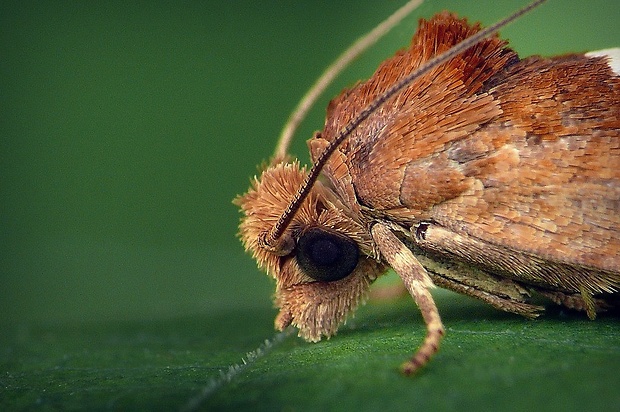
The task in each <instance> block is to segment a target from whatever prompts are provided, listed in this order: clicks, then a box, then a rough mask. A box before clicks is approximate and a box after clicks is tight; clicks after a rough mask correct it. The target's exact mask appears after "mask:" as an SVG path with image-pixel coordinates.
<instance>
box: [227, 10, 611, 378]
mask: <svg viewBox="0 0 620 412" xmlns="http://www.w3.org/2000/svg"><path fill="white" fill-rule="evenodd" d="M530 7H531V6H530ZM512 17H514V16H512ZM483 32H484V30H483V29H482V28H481V27H480V25H479V24H469V23H468V21H467V20H466V19H462V18H459V17H457V16H455V15H453V14H451V13H448V12H443V13H440V14H437V15H435V16H434V17H432V18H430V19H429V20H424V19H422V20H420V22H419V27H418V29H417V31H416V33H415V34H414V36H413V39H412V41H411V45H410V46H409V47H408V48H407V49H405V50H402V51H399V52H397V53H396V54H395V55H394V56H393V57H391V58H389V59H387V60H386V61H384V62H383V63H382V64H381V65H380V66H379V68H378V69H377V70H376V72H375V73H374V74H373V76H372V77H371V78H370V79H368V80H367V81H365V82H361V83H359V84H357V85H355V86H353V87H351V88H349V89H347V90H345V91H343V92H342V93H341V94H340V95H339V96H337V97H336V98H335V99H333V100H332V101H331V102H330V104H329V106H328V108H327V115H326V120H325V125H324V128H323V130H322V131H320V132H317V133H316V134H315V135H314V136H313V137H312V138H311V139H310V140H309V141H308V147H309V150H310V155H311V158H312V161H313V164H314V166H313V168H312V169H310V170H308V169H307V168H305V167H301V166H300V164H299V162H298V161H296V160H291V159H289V158H288V157H287V156H276V157H275V158H274V160H273V161H272V163H271V164H270V165H269V166H268V167H266V168H265V169H264V170H263V171H262V174H261V175H260V177H258V178H256V177H255V178H254V180H253V181H252V183H251V187H250V188H249V190H248V192H247V193H246V194H244V195H242V196H239V197H238V198H237V199H236V200H235V203H236V204H237V205H239V206H240V208H241V212H242V218H241V223H240V230H239V235H240V238H241V240H242V242H243V244H244V246H245V248H246V250H247V251H249V252H250V253H251V254H252V255H253V257H254V258H255V259H256V260H257V263H258V266H259V267H260V268H262V269H263V270H265V271H266V272H267V273H268V274H269V275H270V276H272V277H273V278H274V279H275V284H276V290H275V298H274V301H275V305H276V306H277V307H278V308H279V313H278V315H277V317H276V319H275V326H276V328H277V329H279V330H282V329H284V328H286V327H287V326H289V325H293V326H295V327H296V328H298V330H299V336H301V337H302V338H304V339H306V340H308V341H312V342H316V341H319V340H320V339H321V338H322V337H330V336H332V335H334V334H335V333H336V331H337V329H338V327H339V326H340V325H341V324H342V323H343V322H344V321H345V320H346V318H347V316H348V315H349V314H350V313H351V312H352V311H354V310H355V309H356V307H357V306H358V305H359V304H360V303H361V302H363V301H364V299H365V296H366V294H367V292H368V288H369V286H370V284H371V283H372V282H373V281H374V280H375V279H377V278H378V277H379V276H381V275H382V274H384V273H385V272H386V270H388V269H389V268H392V269H393V270H394V271H395V272H396V273H397V274H398V275H399V277H400V278H401V279H402V282H403V284H404V286H405V287H406V289H407V290H408V292H409V293H410V294H411V296H412V297H413V298H414V300H415V302H416V304H417V306H418V307H419V309H420V311H421V313H422V316H423V319H424V322H425V323H426V337H425V339H424V341H423V342H422V344H421V346H420V347H419V348H418V349H417V351H416V352H415V353H414V355H413V356H412V357H411V358H410V359H409V360H408V361H406V362H405V363H404V364H403V365H402V371H403V372H404V373H405V374H410V373H412V372H415V371H416V370H418V369H419V368H420V367H422V366H423V365H425V364H426V363H427V362H428V360H429V359H430V358H431V356H432V355H433V354H435V353H436V352H437V350H438V347H439V344H440V341H441V339H442V337H443V335H444V326H443V324H442V321H441V318H440V315H439V312H438V309H437V307H436V305H435V302H434V300H433V296H432V295H431V293H430V290H431V289H432V288H433V287H435V286H439V287H442V288H446V289H450V290H453V291H455V292H458V293H461V294H464V295H468V296H472V297H475V298H478V299H481V300H483V301H485V302H487V303H489V304H491V305H492V306H494V307H495V308H497V309H500V310H503V311H507V312H512V313H516V314H520V315H523V316H525V317H528V318H534V317H537V316H538V315H539V314H540V313H541V312H542V311H543V310H544V307H541V306H537V305H535V304H533V303H532V302H531V297H532V296H533V295H539V296H543V297H546V298H548V299H549V300H550V301H551V302H554V303H556V304H559V305H563V306H565V307H567V308H570V309H574V310H578V311H584V312H585V313H586V314H587V316H588V317H589V318H591V319H594V318H595V316H596V314H597V313H598V312H601V311H604V310H607V309H609V308H611V307H617V306H620V305H619V303H620V76H619V72H620V67H619V63H620V49H612V50H608V51H603V52H598V53H593V54H569V55H563V56H557V57H551V58H545V57H540V56H532V57H527V58H520V57H519V56H518V55H517V53H516V52H515V51H513V50H512V49H511V48H510V47H509V46H508V43H507V41H505V40H502V39H501V38H500V37H499V36H498V35H497V34H496V33H495V27H493V33H495V34H492V35H490V36H487V37H483V36H482V35H481V34H482V33H483ZM487 34H488V33H486V34H485V36H486V35H487ZM476 36H480V37H483V38H482V39H480V38H477V37H476ZM468 42H470V43H468ZM464 45H467V46H466V47H465V46H464ZM459 47H460V49H459ZM442 58H443V60H441V59H442ZM438 61H439V63H437V62H438ZM433 64H434V65H433Z"/></svg>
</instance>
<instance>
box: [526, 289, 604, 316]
mask: <svg viewBox="0 0 620 412" xmlns="http://www.w3.org/2000/svg"><path fill="white" fill-rule="evenodd" d="M537 292H538V293H540V294H541V295H543V296H545V297H546V298H548V299H550V300H551V301H552V302H553V303H555V304H557V305H561V306H564V307H566V308H568V309H573V310H578V311H584V312H586V313H587V314H588V317H589V318H590V319H594V318H595V317H596V313H597V312H604V311H606V310H609V309H611V308H613V307H614V305H613V304H610V303H609V302H607V301H606V300H605V299H598V298H595V297H592V296H589V299H590V301H588V300H586V299H584V296H583V294H582V293H572V294H571V293H563V292H558V291H549V290H541V289H539V290H537Z"/></svg>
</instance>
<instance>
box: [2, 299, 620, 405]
mask: <svg viewBox="0 0 620 412" xmlns="http://www.w3.org/2000/svg"><path fill="white" fill-rule="evenodd" d="M435 296H436V298H437V303H438V305H439V307H440V311H441V313H442V317H443V321H444V324H445V326H446V329H447V335H446V337H445V339H444V342H443V345H442V347H441V348H440V351H439V353H438V354H437V355H436V356H435V358H433V359H432V360H431V362H430V363H429V365H428V366H427V367H426V368H425V369H423V370H422V371H420V373H418V374H417V375H416V376H413V377H404V376H402V375H401V374H400V373H399V372H398V366H399V364H400V363H401V362H402V361H403V360H405V359H406V357H407V356H409V355H410V354H411V353H413V351H414V350H415V348H416V346H417V345H418V344H419V343H420V342H421V340H422V339H423V336H424V326H423V324H422V321H421V318H420V316H419V314H418V312H417V309H416V308H415V305H414V304H413V303H412V301H411V299H409V298H402V299H397V300H392V301H379V302H376V301H371V302H370V303H369V304H368V305H366V306H365V307H363V308H362V309H361V310H360V311H359V312H358V313H357V316H356V317H355V318H353V319H351V320H350V321H349V322H348V324H347V325H346V326H345V327H343V328H342V329H341V331H340V333H339V334H338V335H336V336H335V337H333V338H332V339H329V340H325V341H322V342H319V343H317V344H310V343H306V342H304V341H302V340H301V339H299V338H296V337H293V336H288V337H286V336H282V335H276V336H279V338H283V340H282V342H281V343H274V345H273V346H272V347H271V348H270V349H268V350H263V349H264V347H261V346H262V344H263V342H264V340H265V339H266V338H269V339H273V337H274V333H273V332H271V331H270V328H271V322H272V317H273V311H272V310H270V309H268V308H266V307H263V308H256V309H255V310H251V309H247V310H241V311H239V310H234V309H227V310H225V311H221V312H218V313H213V314H211V315H210V316H204V317H194V318H182V319H172V320H169V321H162V320H154V321H143V322H122V323H111V322H110V323H96V324H90V325H79V326H73V327H69V326H66V325H49V326H46V327H40V326H39V327H33V326H20V327H17V328H13V329H11V330H10V331H9V333H7V334H5V337H4V339H3V346H2V347H3V351H2V370H3V378H2V397H1V399H2V400H1V401H0V409H2V410H14V409H18V410H23V409H35V408H36V409H43V410H72V409H73V410H75V409H82V410H154V409H163V410H179V409H182V408H183V407H186V406H188V405H193V406H196V405H198V406H199V407H198V408H197V409H200V410H356V411H374V410H380V409H386V410H395V409H407V410H417V409H421V410H446V411H447V410H514V411H517V410H526V409H527V410H531V409H537V410H550V411H571V410H575V411H577V410H597V411H605V410H609V411H612V410H617V409H615V408H617V406H618V405H620V391H618V388H619V387H620V378H619V374H618V370H619V367H620V333H619V332H618V330H619V328H618V326H619V321H618V319H617V318H613V317H606V316H601V317H600V318H599V319H597V320H596V321H589V320H587V319H586V318H585V316H583V315H581V314H572V313H571V314H567V313H564V312H562V311H558V310H554V309H551V310H550V312H549V313H547V314H546V315H545V316H543V317H542V318H541V319H538V320H534V321H532V320H526V319H522V318H520V317H518V316H514V315H510V314H505V313H502V312H498V311H496V310H494V309H492V308H490V307H488V306H486V305H484V304H483V303H479V302H476V301H473V300H472V299H469V298H466V297H462V296H458V295H455V294H453V293H450V292H444V291H437V292H436V293H435ZM5 331H6V329H5ZM7 336H10V338H9V339H7ZM256 349H260V350H259V351H257V352H258V353H256V352H255V353H254V354H252V355H251V356H250V357H249V358H250V359H249V360H248V356H247V353H248V352H252V351H255V350H256ZM242 359H246V360H248V363H247V364H245V365H244V363H243V360H242ZM234 365H243V366H242V367H240V368H238V369H236V370H234V371H233V373H229V374H228V375H227V373H228V372H229V371H230V369H231V367H232V366H234Z"/></svg>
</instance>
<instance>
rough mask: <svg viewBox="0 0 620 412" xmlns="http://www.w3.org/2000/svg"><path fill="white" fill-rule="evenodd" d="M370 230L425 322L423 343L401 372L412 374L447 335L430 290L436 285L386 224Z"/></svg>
mask: <svg viewBox="0 0 620 412" xmlns="http://www.w3.org/2000/svg"><path fill="white" fill-rule="evenodd" d="M371 233H372V237H373V240H374V242H375V243H376V245H377V246H378V248H379V251H380V252H381V254H382V255H383V257H384V258H385V260H386V261H387V262H388V263H389V264H390V266H391V267H392V268H393V269H394V270H395V271H396V273H398V275H399V276H400V278H401V279H402V281H403V283H404V284H405V287H406V288H407V290H408V291H409V293H410V294H411V296H413V298H414V300H415V302H416V304H417V305H418V308H420V312H421V313H422V317H423V318H424V321H425V322H426V338H425V339H424V342H422V345H421V346H420V347H419V348H418V350H417V352H416V353H415V354H414V355H413V356H412V357H411V359H409V360H408V361H406V362H405V363H403V365H402V366H401V370H402V372H403V373H404V374H406V375H409V374H412V373H413V372H415V371H416V370H418V369H420V368H421V367H422V366H424V365H425V364H426V363H427V362H428V361H429V359H430V358H431V357H432V356H433V355H434V354H435V353H436V352H437V350H438V349H439V343H440V342H441V339H442V337H443V335H444V327H443V325H442V323H441V318H440V316H439V311H438V310H437V306H436V305H435V301H434V300H433V297H432V296H431V293H430V291H429V289H431V288H433V287H435V285H434V284H433V281H432V280H431V278H430V277H429V275H428V273H427V272H426V269H424V266H422V265H421V264H420V262H418V260H417V259H416V258H415V256H414V255H413V253H412V252H411V250H409V248H407V247H406V246H405V245H404V244H403V243H402V242H401V241H400V240H399V239H398V237H396V235H395V234H394V233H393V232H392V230H391V229H390V228H389V227H388V226H387V225H385V224H382V223H376V224H375V225H374V226H373V227H372V229H371Z"/></svg>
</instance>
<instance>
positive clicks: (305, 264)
mask: <svg viewBox="0 0 620 412" xmlns="http://www.w3.org/2000/svg"><path fill="white" fill-rule="evenodd" d="M296 255H297V263H299V266H301V268H302V269H303V270H304V272H305V273H306V274H307V275H308V276H310V277H311V278H312V279H314V280H318V281H322V282H333V281H335V280H340V279H342V278H345V277H347V276H348V275H349V274H350V273H351V272H353V269H355V266H357V260H358V259H359V249H358V247H357V244H356V243H355V242H353V241H352V240H351V239H349V238H348V237H345V236H343V235H340V234H337V233H334V232H328V231H326V230H322V229H319V228H312V229H309V230H307V231H305V232H304V233H302V235H301V237H300V238H299V239H298V240H297V253H296Z"/></svg>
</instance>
